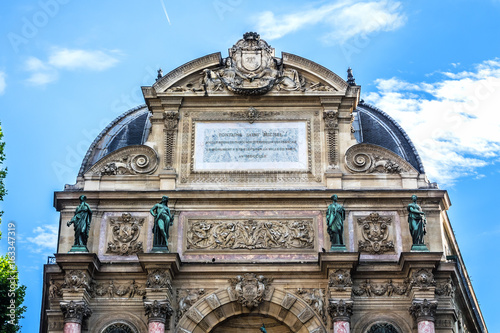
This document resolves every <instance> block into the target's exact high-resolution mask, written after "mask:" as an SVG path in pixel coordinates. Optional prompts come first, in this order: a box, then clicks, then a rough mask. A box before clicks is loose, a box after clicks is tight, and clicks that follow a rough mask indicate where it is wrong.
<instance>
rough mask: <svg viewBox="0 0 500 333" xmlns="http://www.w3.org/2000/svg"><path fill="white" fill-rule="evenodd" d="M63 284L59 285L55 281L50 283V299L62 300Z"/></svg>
mask: <svg viewBox="0 0 500 333" xmlns="http://www.w3.org/2000/svg"><path fill="white" fill-rule="evenodd" d="M62 286H63V283H58V282H56V281H54V280H50V282H49V298H60V297H62V295H63V292H62V289H61V288H62Z"/></svg>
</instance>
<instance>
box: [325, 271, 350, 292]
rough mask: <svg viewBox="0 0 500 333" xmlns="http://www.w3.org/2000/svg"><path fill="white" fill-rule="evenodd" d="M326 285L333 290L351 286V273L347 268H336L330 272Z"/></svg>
mask: <svg viewBox="0 0 500 333" xmlns="http://www.w3.org/2000/svg"><path fill="white" fill-rule="evenodd" d="M328 286H329V287H330V288H332V289H333V290H337V291H344V290H346V289H347V288H349V287H352V279H351V273H350V272H349V270H347V269H337V270H335V271H333V272H331V273H330V276H329V278H328Z"/></svg>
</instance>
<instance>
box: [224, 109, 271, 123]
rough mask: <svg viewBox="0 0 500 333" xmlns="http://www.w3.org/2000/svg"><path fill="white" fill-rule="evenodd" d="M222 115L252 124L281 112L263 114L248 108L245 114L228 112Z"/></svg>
mask: <svg viewBox="0 0 500 333" xmlns="http://www.w3.org/2000/svg"><path fill="white" fill-rule="evenodd" d="M224 114H225V115H226V114H227V115H229V116H230V117H231V118H236V119H243V120H246V121H248V122H249V123H250V124H253V123H254V122H255V121H256V120H259V119H264V118H269V117H273V116H277V115H279V114H281V112H265V111H259V110H257V109H256V108H254V107H249V108H248V110H247V111H246V112H228V113H224Z"/></svg>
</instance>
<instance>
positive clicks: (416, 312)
mask: <svg viewBox="0 0 500 333" xmlns="http://www.w3.org/2000/svg"><path fill="white" fill-rule="evenodd" d="M437 304H438V303H437V301H436V300H430V301H429V300H427V299H414V300H413V302H412V304H411V306H410V309H409V311H410V314H411V315H412V316H413V318H414V319H415V320H416V321H417V325H418V333H434V332H435V328H434V321H435V317H436V309H437Z"/></svg>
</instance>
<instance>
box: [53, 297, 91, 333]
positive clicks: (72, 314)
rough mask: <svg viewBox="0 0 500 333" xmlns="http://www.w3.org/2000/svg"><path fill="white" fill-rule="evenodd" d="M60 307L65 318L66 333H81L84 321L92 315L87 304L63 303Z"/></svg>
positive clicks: (80, 302) (82, 302)
mask: <svg viewBox="0 0 500 333" xmlns="http://www.w3.org/2000/svg"><path fill="white" fill-rule="evenodd" d="M60 305H61V310H62V313H63V316H64V333H81V331H82V322H83V320H84V319H85V318H87V317H90V315H91V314H92V310H91V309H90V307H89V306H88V304H87V302H85V301H77V302H74V301H69V302H67V301H62V302H61V303H60Z"/></svg>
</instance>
